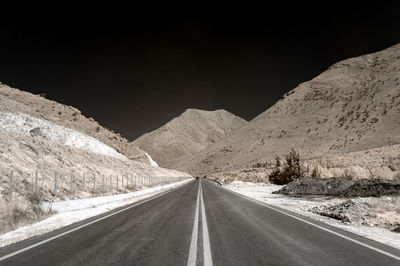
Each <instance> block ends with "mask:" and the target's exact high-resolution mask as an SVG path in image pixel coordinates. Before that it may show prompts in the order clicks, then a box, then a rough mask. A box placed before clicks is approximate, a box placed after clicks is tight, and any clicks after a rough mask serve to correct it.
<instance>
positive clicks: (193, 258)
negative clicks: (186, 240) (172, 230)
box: [187, 184, 200, 266]
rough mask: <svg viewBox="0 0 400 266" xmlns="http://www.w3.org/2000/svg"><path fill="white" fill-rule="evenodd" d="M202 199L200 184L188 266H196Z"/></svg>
mask: <svg viewBox="0 0 400 266" xmlns="http://www.w3.org/2000/svg"><path fill="white" fill-rule="evenodd" d="M199 199H200V184H199V189H198V190H197V202H196V211H195V213H194V223H193V232H192V240H191V241H190V249H189V259H188V263H187V265H188V266H195V265H196V258H197V234H198V231H199V201H200V200H199Z"/></svg>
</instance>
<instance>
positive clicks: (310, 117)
mask: <svg viewBox="0 0 400 266" xmlns="http://www.w3.org/2000/svg"><path fill="white" fill-rule="evenodd" d="M399 132H400V45H396V46H393V47H391V48H388V49H386V50H383V51H381V52H377V53H374V54H369V55H364V56H360V57H357V58H351V59H348V60H345V61H342V62H339V63H336V64H334V65H333V66H331V67H330V68H329V69H328V70H327V71H325V72H323V73H322V74H321V75H319V76H318V77H316V78H314V79H313V80H311V81H309V82H305V83H302V84H300V85H299V86H298V87H297V88H295V89H294V90H292V91H290V92H289V93H287V94H285V95H284V96H283V97H282V99H281V100H280V101H278V102H277V103H276V104H275V105H274V106H272V107H271V108H269V109H268V110H267V111H265V112H264V113H262V114H260V115H259V116H258V117H256V118H255V119H253V120H252V121H251V122H250V123H249V124H248V125H247V126H244V127H242V128H240V129H238V130H236V131H235V132H234V133H233V134H231V135H229V136H227V137H225V138H222V139H221V140H219V141H218V142H217V143H215V144H213V145H211V146H209V147H207V148H206V149H204V150H203V151H201V152H200V153H199V154H197V155H195V156H193V157H191V158H189V159H187V160H185V161H183V162H181V163H180V164H179V165H178V166H177V167H176V169H180V170H185V171H190V172H191V173H195V174H199V173H206V172H219V171H227V170H233V169H239V168H242V167H247V166H249V165H252V164H254V163H256V162H265V160H271V159H273V157H274V156H275V155H276V154H279V155H280V154H286V153H287V152H288V151H289V149H290V148H292V147H293V148H296V149H299V150H300V152H301V154H302V155H303V156H304V157H306V158H310V157H318V156H321V155H326V154H340V153H346V152H355V151H361V150H367V149H371V148H377V147H382V146H385V145H388V144H394V143H400V134H399Z"/></svg>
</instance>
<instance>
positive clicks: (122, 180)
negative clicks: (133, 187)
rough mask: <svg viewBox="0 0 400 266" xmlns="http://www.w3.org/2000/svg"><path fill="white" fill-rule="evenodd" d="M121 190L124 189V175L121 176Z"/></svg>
mask: <svg viewBox="0 0 400 266" xmlns="http://www.w3.org/2000/svg"><path fill="white" fill-rule="evenodd" d="M121 183H122V185H121V188H122V189H124V175H122V176H121Z"/></svg>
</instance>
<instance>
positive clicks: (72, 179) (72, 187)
mask: <svg viewBox="0 0 400 266" xmlns="http://www.w3.org/2000/svg"><path fill="white" fill-rule="evenodd" d="M69 186H70V190H71V194H74V171H72V173H71V177H70V184H69Z"/></svg>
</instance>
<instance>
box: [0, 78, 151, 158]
mask: <svg viewBox="0 0 400 266" xmlns="http://www.w3.org/2000/svg"><path fill="white" fill-rule="evenodd" d="M0 112H2V113H17V112H18V113H23V114H27V115H30V116H33V117H36V118H40V119H45V120H47V121H51V122H53V123H55V124H57V125H61V126H65V127H67V128H71V129H74V130H77V131H79V132H81V133H83V134H86V135H88V136H91V137H93V138H95V139H97V140H99V141H101V142H103V143H105V144H107V145H109V146H110V147H112V148H113V149H115V150H116V151H117V152H120V153H122V154H124V155H125V156H126V157H128V158H129V159H132V160H135V161H139V162H142V163H146V164H150V161H149V160H148V158H147V156H146V155H145V152H144V151H143V150H141V149H140V148H139V147H136V146H135V145H131V144H130V145H129V146H128V140H127V139H125V138H124V137H122V136H121V135H119V134H118V133H115V132H113V131H112V130H109V129H107V128H105V127H103V126H101V125H100V124H99V123H97V122H96V121H95V120H94V119H93V118H87V117H85V116H84V115H82V114H81V112H80V111H79V110H78V109H76V108H74V107H72V106H67V105H63V104H60V103H58V102H55V101H52V100H48V99H46V98H45V97H42V96H40V95H34V94H32V93H29V92H25V91H21V90H18V89H14V88H11V87H9V86H7V85H5V84H1V83H0Z"/></svg>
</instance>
